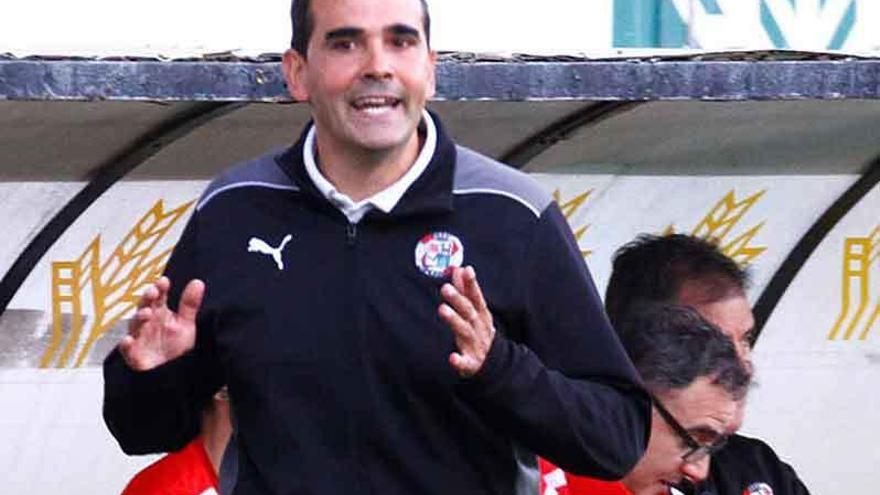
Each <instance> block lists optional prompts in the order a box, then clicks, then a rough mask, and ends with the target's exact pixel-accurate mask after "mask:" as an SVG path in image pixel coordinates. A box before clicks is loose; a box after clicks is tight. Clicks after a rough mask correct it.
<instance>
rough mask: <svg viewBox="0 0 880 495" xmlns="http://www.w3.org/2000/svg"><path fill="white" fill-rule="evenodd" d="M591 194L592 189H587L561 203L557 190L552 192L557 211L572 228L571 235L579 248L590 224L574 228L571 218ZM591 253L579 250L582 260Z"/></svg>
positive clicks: (559, 193) (560, 196) (587, 250)
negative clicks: (558, 210) (559, 211)
mask: <svg viewBox="0 0 880 495" xmlns="http://www.w3.org/2000/svg"><path fill="white" fill-rule="evenodd" d="M592 193H593V190H592V189H587V190H586V191H584V192H582V193H580V194H578V195H576V196H575V197H573V198H571V199H569V200H568V201H565V202H563V201H562V193H561V192H560V191H559V189H558V188H557V189H556V190H555V191H553V200H554V201H556V203H557V204H559V209H560V210H561V211H562V214H563V216H565V219H566V220H568V222H569V226H570V227H571V228H572V233H573V234H574V238H575V240H576V241H577V243H578V246H580V243H581V237H583V236H584V234H585V233H586V232H587V229H588V228H589V227H590V224H584V225H581V226H580V227H574V226H573V225H571V219H572V217H574V215H575V213H577V212H578V211H579V210H580V209H581V207H582V206H583V205H584V203H585V202H586V201H587V199H589V197H590V195H591V194H592ZM592 253H593V251H592V250H589V249H581V256H583V257H584V258H586V257H587V256H589V255H590V254H592Z"/></svg>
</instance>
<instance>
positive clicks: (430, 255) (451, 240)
mask: <svg viewBox="0 0 880 495" xmlns="http://www.w3.org/2000/svg"><path fill="white" fill-rule="evenodd" d="M463 262H464V246H463V245H462V244H461V241H460V240H459V239H458V237H455V236H454V235H452V234H450V233H449V232H432V233H430V234H426V235H425V236H424V237H422V238H421V239H419V242H418V244H416V268H418V269H419V270H421V272H422V273H424V274H425V275H428V276H431V277H435V278H441V277H447V276H449V275H450V273H451V271H452V268H454V267H459V266H461V265H462V263H463Z"/></svg>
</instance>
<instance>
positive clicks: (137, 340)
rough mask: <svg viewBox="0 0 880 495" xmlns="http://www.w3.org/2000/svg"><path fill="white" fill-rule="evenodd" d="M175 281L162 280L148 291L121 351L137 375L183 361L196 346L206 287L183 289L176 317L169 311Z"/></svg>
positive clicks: (196, 282)
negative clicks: (172, 361)
mask: <svg viewBox="0 0 880 495" xmlns="http://www.w3.org/2000/svg"><path fill="white" fill-rule="evenodd" d="M170 289H171V281H170V280H168V278H167V277H162V278H160V279H159V280H158V281H157V282H156V283H155V284H153V285H151V286H150V287H148V288H147V290H146V291H144V295H143V296H142V297H141V300H140V302H139V303H138V310H137V313H135V317H134V318H133V319H132V320H131V323H129V326H128V335H126V336H125V337H123V338H122V341H121V342H120V343H119V351H120V352H121V353H122V357H123V358H124V359H125V362H126V363H128V366H129V367H131V368H132V369H134V370H137V371H146V370H151V369H153V368H155V367H157V366H161V365H163V364H165V363H167V362H168V361H171V360H173V359H175V358H177V357H180V356H181V355H183V354H184V353H186V352H187V351H189V350H190V349H192V348H193V347H194V346H195V342H196V315H197V314H198V312H199V307H200V306H201V304H202V298H203V296H204V295H205V284H204V283H203V282H202V281H201V280H191V281H190V282H189V283H188V284H187V285H186V287H185V288H184V289H183V294H181V296H180V304H179V305H178V308H177V309H178V310H177V312H176V313H175V312H174V311H172V310H171V309H170V308H169V307H168V291H169V290H170Z"/></svg>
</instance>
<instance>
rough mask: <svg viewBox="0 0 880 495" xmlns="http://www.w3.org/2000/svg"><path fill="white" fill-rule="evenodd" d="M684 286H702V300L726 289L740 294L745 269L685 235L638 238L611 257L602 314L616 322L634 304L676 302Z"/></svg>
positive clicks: (720, 295)
mask: <svg viewBox="0 0 880 495" xmlns="http://www.w3.org/2000/svg"><path fill="white" fill-rule="evenodd" d="M686 282H699V283H701V284H703V286H704V287H703V289H704V290H705V296H706V298H707V300H708V301H717V300H720V299H722V298H723V297H725V296H727V295H728V294H729V293H730V291H731V290H743V291H744V290H745V289H746V288H747V287H748V284H749V274H748V271H747V270H745V269H744V268H743V267H741V266H740V265H739V264H738V263H737V262H736V261H734V260H733V259H731V258H730V257H728V256H727V255H725V254H724V253H723V252H721V250H720V249H719V248H718V245H717V244H716V243H714V242H712V241H708V240H705V239H702V238H699V237H696V236H692V235H685V234H669V235H662V236H658V235H651V234H641V235H639V236H638V237H636V239H635V240H634V241H632V242H629V243H627V244H625V245H624V246H623V247H621V248H620V249H618V250H617V252H616V253H615V254H614V259H613V262H612V268H611V277H610V278H609V280H608V287H607V289H606V290H605V310H606V312H607V313H608V318H609V319H610V320H611V323H612V324H617V322H619V321H620V320H621V319H622V318H623V317H624V315H625V314H626V313H627V312H628V311H629V308H630V307H632V305H634V304H639V303H640V302H646V301H652V302H670V303H671V302H678V296H679V292H680V291H681V288H682V286H683V285H684V284H685V283H686Z"/></svg>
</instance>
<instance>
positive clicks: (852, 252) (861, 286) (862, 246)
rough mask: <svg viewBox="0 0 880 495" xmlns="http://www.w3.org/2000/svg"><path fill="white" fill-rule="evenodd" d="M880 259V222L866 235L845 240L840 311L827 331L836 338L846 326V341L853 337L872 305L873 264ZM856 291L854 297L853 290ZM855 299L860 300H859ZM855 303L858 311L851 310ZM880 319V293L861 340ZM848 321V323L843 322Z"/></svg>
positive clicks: (860, 338)
mask: <svg viewBox="0 0 880 495" xmlns="http://www.w3.org/2000/svg"><path fill="white" fill-rule="evenodd" d="M878 260H880V225H878V226H877V227H875V228H874V230H873V231H871V233H870V234H869V235H868V236H866V237H847V238H846V239H844V241H843V270H842V272H843V278H842V280H841V283H842V285H841V303H840V314H839V315H838V316H837V320H835V322H834V326H833V327H831V331H830V332H829V333H828V340H835V339H837V338H838V336H840V332H841V330H842V329H843V336H842V338H843V340H850V339H851V338H852V336H853V334H854V333H855V331H856V328H857V326H858V324H859V323H860V322H861V320H862V318H863V317H864V316H865V312H866V311H867V309H868V306H869V305H870V304H871V291H870V287H871V267H872V266H874V265H875V264H876V263H878ZM854 292H855V297H853V296H854V294H853V293H854ZM856 301H858V302H857V303H856ZM854 305H855V310H854V311H852V312H851V310H852V307H853V306H854ZM878 318H880V294H878V299H877V302H876V304H875V306H874V309H873V311H872V312H871V313H870V315H869V316H868V318H867V320H866V321H865V326H864V327H862V331H861V333H860V334H859V340H865V339H867V338H868V334H869V333H870V331H871V328H872V327H873V326H874V324H875V323H877V320H878ZM847 320H848V321H849V323H848V324H846V325H845V327H844V324H845V323H846V322H847Z"/></svg>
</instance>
